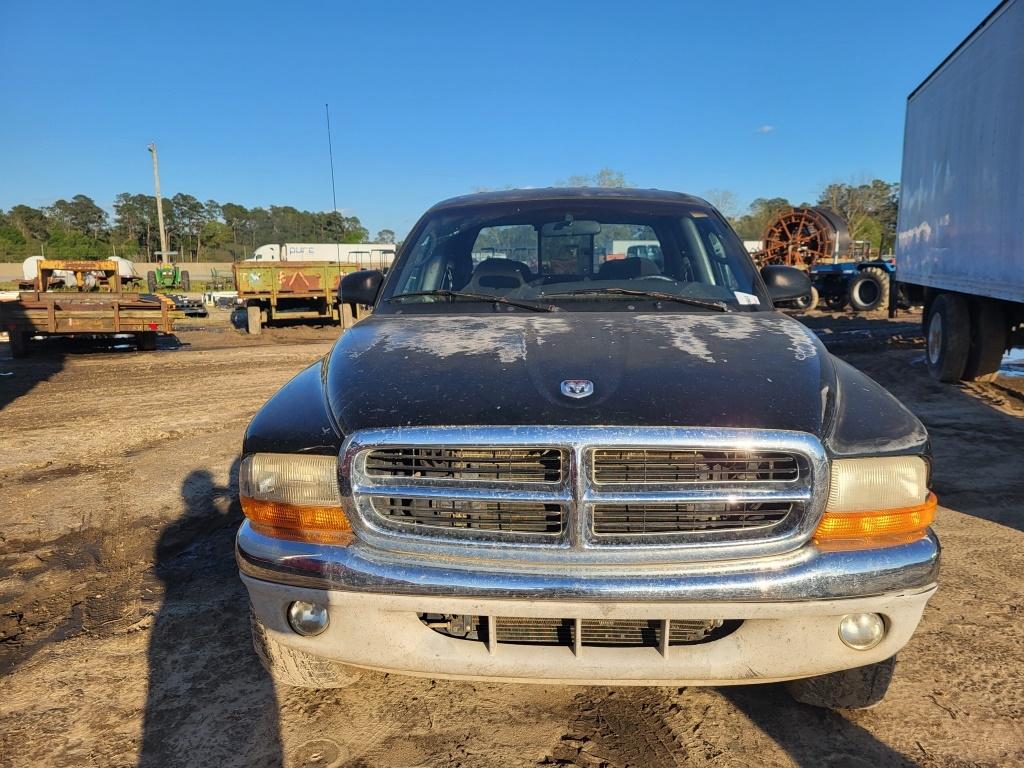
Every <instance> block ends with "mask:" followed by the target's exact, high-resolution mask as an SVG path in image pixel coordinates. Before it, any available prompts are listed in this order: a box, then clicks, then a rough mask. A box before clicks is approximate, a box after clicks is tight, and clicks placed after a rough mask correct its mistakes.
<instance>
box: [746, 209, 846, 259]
mask: <svg viewBox="0 0 1024 768" xmlns="http://www.w3.org/2000/svg"><path fill="white" fill-rule="evenodd" d="M762 239H763V241H764V249H763V250H762V251H761V252H760V253H758V254H757V257H756V258H757V260H758V263H759V264H760V265H761V266H764V265H765V264H785V265H787V266H790V267H812V266H814V264H815V263H817V262H819V261H833V260H835V259H838V258H839V257H840V256H844V255H846V254H847V253H848V252H849V250H850V230H849V229H848V228H847V226H846V222H845V221H844V220H843V217H842V216H840V215H839V214H838V213H836V212H835V211H833V210H832V209H831V208H825V207H824V206H816V207H814V208H791V209H790V210H788V211H784V212H782V213H780V214H779V215H778V216H776V217H775V218H774V219H772V220H771V221H770V222H769V223H768V226H767V227H765V230H764V237H763V238H762Z"/></svg>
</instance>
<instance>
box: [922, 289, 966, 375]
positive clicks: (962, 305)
mask: <svg viewBox="0 0 1024 768" xmlns="http://www.w3.org/2000/svg"><path fill="white" fill-rule="evenodd" d="M925 339H926V340H927V355H926V356H927V358H928V370H929V371H930V372H931V374H932V376H933V377H934V378H936V379H938V380H939V381H944V382H946V383H954V382H957V381H960V379H961V377H963V375H964V369H965V368H966V366H967V355H968V353H969V351H970V347H971V315H970V312H969V311H968V309H967V301H966V300H965V299H964V297H963V296H958V295H957V294H955V293H942V294H939V295H938V296H936V297H935V301H933V302H932V305H931V308H930V310H929V312H928V321H927V328H926V329H925Z"/></svg>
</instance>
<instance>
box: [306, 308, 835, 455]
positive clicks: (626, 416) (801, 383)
mask: <svg viewBox="0 0 1024 768" xmlns="http://www.w3.org/2000/svg"><path fill="white" fill-rule="evenodd" d="M833 376H834V373H833V367H832V364H831V359H830V357H829V355H828V354H827V352H826V351H825V349H824V347H822V346H821V344H820V343H819V342H818V340H817V338H816V337H815V336H814V335H813V334H812V333H810V332H809V331H807V330H806V329H805V328H804V327H803V326H802V325H801V324H800V323H798V322H796V321H794V320H791V319H790V318H788V317H785V316H784V315H781V314H775V313H768V312H764V313H749V314H740V313H735V314H713V315H711V314H697V313H678V314H674V313H659V314H640V315H636V314H629V313H626V312H621V313H619V312H616V313H609V314H604V315H602V314H597V313H585V312H563V313H552V314H543V315H541V314H529V315H526V314H519V313H516V314H513V313H497V314H488V315H459V316H437V315H402V316H398V315H375V316H371V317H370V318H368V319H366V320H364V321H363V322H361V323H359V324H358V325H356V326H355V327H354V328H352V329H351V330H349V331H348V332H347V333H345V335H344V336H343V337H342V338H341V340H340V341H339V342H338V344H337V347H336V348H335V349H334V351H333V353H332V354H331V357H330V360H329V363H328V367H327V377H326V386H327V398H328V402H329V404H330V407H331V410H332V412H333V414H334V417H335V419H336V421H337V424H338V426H339V427H340V429H341V431H342V433H343V434H349V433H351V432H353V431H355V430H358V429H366V428H373V427H392V426H410V425H412V426H421V425H467V424H506V425H516V424H605V425H616V426H619V425H659V426H713V427H762V428H770V429H793V430H800V431H804V432H811V433H813V434H818V435H820V434H821V432H822V424H823V421H827V420H826V419H825V418H824V417H825V414H823V410H824V408H825V407H826V405H825V403H826V401H827V398H826V397H824V396H823V389H826V390H827V388H829V387H830V386H831V385H832V381H833ZM567 379H587V380H590V381H592V382H593V383H594V392H593V394H592V395H591V396H589V397H586V398H582V399H578V400H574V399H571V398H568V397H566V396H565V395H563V394H561V391H560V385H561V383H562V381H564V380H567Z"/></svg>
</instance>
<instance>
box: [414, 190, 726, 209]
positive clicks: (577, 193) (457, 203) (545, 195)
mask: <svg viewBox="0 0 1024 768" xmlns="http://www.w3.org/2000/svg"><path fill="white" fill-rule="evenodd" d="M543 200H622V201H631V202H657V203H684V204H686V205H693V206H698V207H701V208H708V209H710V208H711V204H710V203H708V202H707V201H706V200H702V199H701V198H699V197H694V196H693V195H685V194H683V193H681V192H669V191H667V190H663V189H633V188H629V187H541V188H533V189H506V190H501V191H499V192H477V193H474V194H471V195H460V196H458V197H450V198H448V199H447V200H442V201H441V202H439V203H437V204H436V205H435V206H433V207H432V208H431V209H430V212H434V211H439V210H445V209H448V208H460V207H463V206H469V205H500V204H502V203H519V202H538V201H543Z"/></svg>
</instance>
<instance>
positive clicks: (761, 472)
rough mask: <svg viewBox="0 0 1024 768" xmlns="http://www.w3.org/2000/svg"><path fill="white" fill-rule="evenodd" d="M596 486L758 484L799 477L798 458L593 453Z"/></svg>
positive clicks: (631, 451)
mask: <svg viewBox="0 0 1024 768" xmlns="http://www.w3.org/2000/svg"><path fill="white" fill-rule="evenodd" d="M593 469H594V482H595V483H636V484H641V485H646V484H649V483H683V484H691V483H757V482H776V481H792V480H796V479H797V478H798V477H799V473H800V467H799V464H798V458H797V457H796V456H794V455H793V454H790V453H782V452H778V451H751V450H740V451H722V450H708V449H700V450H651V449H621V448H616V449H608V448H599V449H597V450H595V451H594V462H593Z"/></svg>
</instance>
